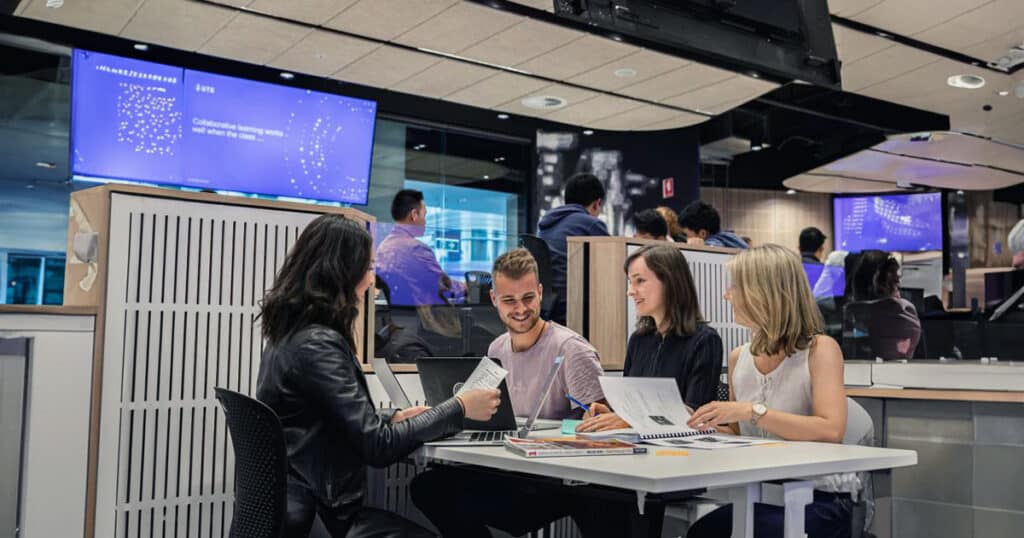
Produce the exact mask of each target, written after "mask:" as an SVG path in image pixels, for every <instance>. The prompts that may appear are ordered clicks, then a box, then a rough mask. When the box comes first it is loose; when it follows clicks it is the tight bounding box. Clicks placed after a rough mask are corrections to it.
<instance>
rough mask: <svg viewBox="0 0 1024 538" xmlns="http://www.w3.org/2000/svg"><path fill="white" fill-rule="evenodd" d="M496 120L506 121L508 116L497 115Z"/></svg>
mask: <svg viewBox="0 0 1024 538" xmlns="http://www.w3.org/2000/svg"><path fill="white" fill-rule="evenodd" d="M498 119H499V120H507V119H508V114H498Z"/></svg>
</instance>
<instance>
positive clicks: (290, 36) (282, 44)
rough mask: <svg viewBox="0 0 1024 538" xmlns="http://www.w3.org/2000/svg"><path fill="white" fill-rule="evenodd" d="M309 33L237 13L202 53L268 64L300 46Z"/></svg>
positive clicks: (289, 25) (301, 28) (288, 24)
mask: <svg viewBox="0 0 1024 538" xmlns="http://www.w3.org/2000/svg"><path fill="white" fill-rule="evenodd" d="M309 33H310V30H309V29H308V28H306V27H304V26H300V25H298V24H290V23H286V22H281V21H278V20H274V19H268V18H266V17H260V16H258V15H251V14H249V13H238V14H237V15H236V16H235V18H234V19H232V20H231V22H229V23H228V24H227V25H226V26H224V27H223V28H221V30H220V31H219V32H217V33H216V34H215V35H214V36H213V37H212V38H210V40H209V41H207V42H206V44H205V45H203V46H202V47H201V48H200V49H199V52H202V53H204V54H212V55H214V56H221V57H223V58H229V59H232V60H238V61H241V62H249V63H254V64H261V65H262V64H265V63H267V62H269V61H270V60H272V59H274V58H276V57H277V56H280V55H281V53H282V52H284V51H285V50H287V49H288V48H290V47H291V46H292V45H294V44H296V43H298V42H299V41H300V40H301V39H302V38H303V37H305V36H306V34H309Z"/></svg>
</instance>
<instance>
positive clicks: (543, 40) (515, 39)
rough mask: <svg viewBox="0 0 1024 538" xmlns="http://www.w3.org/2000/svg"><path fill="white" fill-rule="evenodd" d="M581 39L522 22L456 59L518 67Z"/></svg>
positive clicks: (549, 26) (578, 34) (578, 35)
mask: <svg viewBox="0 0 1024 538" xmlns="http://www.w3.org/2000/svg"><path fill="white" fill-rule="evenodd" d="M581 37H583V34H582V33H581V32H577V31H576V30H570V29H568V28H562V27H560V26H555V25H553V24H548V23H545V22H540V21H535V20H531V19H526V20H523V21H522V22H520V23H519V24H516V25H515V26H512V27H511V28H508V29H507V30H505V31H503V32H500V33H498V34H497V35H495V36H492V37H491V38H489V39H486V40H484V41H483V42H480V43H478V44H476V45H473V46H472V47H470V48H468V49H465V50H463V51H460V52H459V55H460V56H465V57H467V58H473V59H475V60H483V61H485V62H489V63H492V64H497V65H504V66H513V65H517V64H521V63H523V62H525V61H527V60H529V59H531V58H534V57H536V56H540V55H541V54H544V53H545V52H550V51H552V50H554V49H557V48H559V47H561V46H563V45H565V44H566V43H569V42H571V41H574V40H576V39H579V38H581Z"/></svg>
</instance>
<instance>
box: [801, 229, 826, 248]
mask: <svg viewBox="0 0 1024 538" xmlns="http://www.w3.org/2000/svg"><path fill="white" fill-rule="evenodd" d="M824 244H825V234H824V233H822V232H821V230H819V229H817V228H815V227H814V226H808V227H806V228H804V229H803V230H800V252H818V249H819V248H821V245H824Z"/></svg>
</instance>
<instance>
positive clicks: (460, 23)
mask: <svg viewBox="0 0 1024 538" xmlns="http://www.w3.org/2000/svg"><path fill="white" fill-rule="evenodd" d="M374 1H376V0H374ZM406 5H407V4H406ZM522 20H523V18H522V17H520V16H519V15H514V14H512V13H509V12H507V11H499V10H496V9H493V8H490V7H487V6H482V5H479V4H472V3H468V2H461V3H458V4H455V5H454V6H452V7H450V8H448V9H446V10H445V11H444V12H442V13H440V14H438V15H436V16H434V17H433V18H431V19H429V20H427V21H426V22H423V23H422V24H420V25H419V26H416V27H415V28H413V29H411V30H409V31H408V32H405V33H403V34H402V35H400V36H398V37H396V38H395V39H394V41H396V42H398V43H402V44H403V45H410V46H413V47H422V48H427V49H431V50H438V51H441V52H447V53H449V54H455V53H457V52H460V51H462V50H464V49H466V48H468V47H470V46H472V45H475V44H477V43H479V42H481V41H483V40H485V39H488V38H490V37H491V36H493V35H495V34H498V33H499V32H501V31H502V30H505V29H506V28H509V27H511V26H513V25H515V24H518V23H519V22H522Z"/></svg>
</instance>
